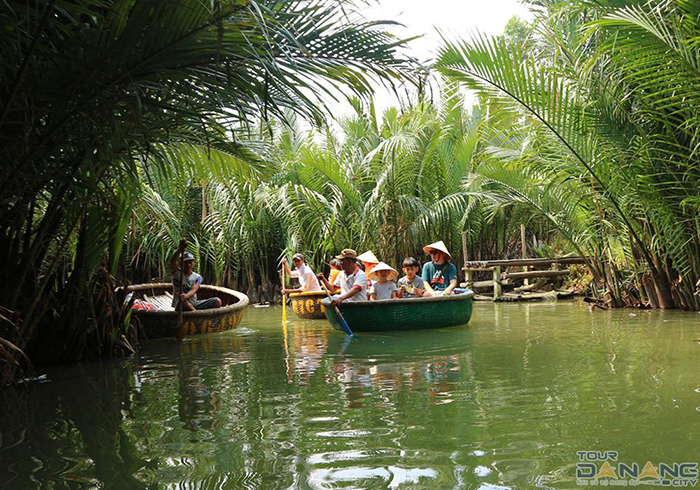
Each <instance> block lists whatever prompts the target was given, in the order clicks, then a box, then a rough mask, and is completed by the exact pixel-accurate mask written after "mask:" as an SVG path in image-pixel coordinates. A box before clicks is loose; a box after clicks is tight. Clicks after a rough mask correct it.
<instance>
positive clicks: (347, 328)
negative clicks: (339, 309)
mask: <svg viewBox="0 0 700 490" xmlns="http://www.w3.org/2000/svg"><path fill="white" fill-rule="evenodd" d="M340 324H341V325H342V326H343V330H345V333H346V334H348V335H349V336H350V337H352V330H350V327H349V326H348V324H347V322H346V321H345V318H343V317H342V316H341V317H340Z"/></svg>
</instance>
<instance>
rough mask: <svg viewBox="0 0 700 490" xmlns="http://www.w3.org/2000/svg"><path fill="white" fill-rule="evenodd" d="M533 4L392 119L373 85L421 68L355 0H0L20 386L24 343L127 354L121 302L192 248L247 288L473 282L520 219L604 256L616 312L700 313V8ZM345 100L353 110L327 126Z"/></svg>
mask: <svg viewBox="0 0 700 490" xmlns="http://www.w3.org/2000/svg"><path fill="white" fill-rule="evenodd" d="M537 8H538V10H537V17H536V19H535V21H534V22H533V23H532V24H526V23H524V22H522V21H518V20H512V21H511V22H509V23H508V26H507V28H506V32H505V33H504V35H503V36H499V37H498V38H495V39H486V38H484V37H481V36H476V37H475V38H473V39H472V40H471V41H468V42H466V41H451V40H445V41H444V46H443V47H442V49H441V52H440V54H439V57H438V60H437V62H436V66H435V68H436V69H437V71H438V72H439V73H440V74H441V75H442V76H443V77H444V79H443V80H442V82H441V83H442V85H443V90H442V92H443V93H442V95H441V99H440V102H439V103H436V104H432V103H430V102H428V101H427V100H426V98H425V96H424V95H423V94H421V93H419V94H418V95H417V97H416V101H415V102H414V104H413V106H412V107H403V108H401V109H395V108H394V109H389V110H387V111H386V112H385V113H384V114H383V115H381V116H380V117H378V116H377V114H376V113H375V110H374V108H373V106H372V103H371V101H370V97H368V95H369V94H370V92H371V87H372V85H373V84H374V83H375V82H376V80H377V79H381V80H382V81H383V82H385V83H387V84H389V85H392V84H393V83H395V82H397V81H400V80H405V79H414V78H416V77H415V71H414V70H413V67H414V66H415V65H414V64H413V63H411V62H410V61H408V60H407V59H405V57H401V56H399V55H398V53H397V49H398V48H399V47H401V46H402V45H403V44H404V43H405V41H401V40H397V39H395V38H394V37H392V36H391V35H389V34H388V33H387V32H386V31H385V30H383V29H384V26H383V24H382V23H373V22H367V21H365V20H363V19H362V18H361V16H359V15H358V14H357V13H356V11H355V7H354V6H353V3H352V2H351V1H344V0H343V1H337V2H324V1H313V0H283V1H274V0H261V1H257V2H254V1H248V0H231V1H216V2H211V3H209V2H204V3H203V2H199V1H190V0H177V1H167V2H162V1H155V0H136V1H134V0H129V1H127V0H125V1H119V0H89V1H88V0H84V1H65V0H51V1H48V2H38V3H37V2H22V1H10V2H5V3H4V4H3V7H2V9H1V10H0V20H1V21H2V25H3V29H2V30H0V39H1V40H2V44H1V45H0V46H2V48H0V49H1V50H2V51H0V55H1V57H0V59H1V60H2V64H3V68H4V69H3V71H2V83H0V138H2V145H0V164H1V165H2V171H3V175H4V176H5V179H4V180H3V184H4V185H3V186H2V188H0V203H1V204H0V206H1V208H0V254H1V256H2V258H3V259H4V260H3V263H4V265H3V267H2V268H0V284H2V286H0V287H1V288H2V298H3V299H2V300H1V301H0V308H1V309H0V315H1V316H0V362H2V363H4V366H5V367H8V366H9V367H11V369H9V370H7V369H6V370H5V371H6V372H8V373H9V372H10V371H12V369H14V366H15V360H16V359H17V358H18V356H20V354H18V351H17V350H16V347H19V348H20V349H24V348H26V347H27V346H28V345H30V344H31V345H32V346H33V355H34V357H46V356H45V354H46V353H48V352H50V353H51V355H52V356H54V357H55V358H58V359H78V358H81V357H83V356H84V355H85V354H86V351H85V349H86V348H89V349H91V351H92V352H99V351H103V350H105V349H110V348H111V346H112V345H113V344H114V342H115V341H117V340H118V339H119V337H120V336H121V335H122V334H126V335H129V334H130V333H131V331H130V330H129V329H128V328H127V326H126V325H125V324H126V323H127V322H125V321H124V312H123V305H122V301H121V298H119V297H118V296H115V294H114V293H113V291H114V287H115V286H116V284H117V282H122V281H134V282H140V281H144V280H149V279H151V278H153V277H156V276H160V277H163V276H165V275H166V261H167V258H168V256H169V255H170V253H171V252H172V250H173V248H174V245H175V244H176V242H177V241H178V240H179V238H180V237H183V236H185V237H187V238H189V239H190V251H192V252H193V253H195V254H196V255H197V258H198V260H199V267H200V270H201V271H202V272H203V273H204V274H205V276H206V277H207V278H208V279H209V280H210V281H211V282H219V283H223V284H226V285H229V286H233V287H237V288H239V289H243V290H249V289H250V288H251V287H252V286H254V285H258V284H263V285H266V286H269V285H270V284H271V282H272V281H273V280H274V279H275V278H276V271H277V269H278V266H279V259H280V258H281V256H282V255H283V254H285V253H290V252H292V251H302V252H304V253H306V254H307V255H308V257H309V258H310V261H311V263H312V264H313V265H314V267H315V268H316V269H321V268H322V267H323V266H324V265H325V263H326V262H327V261H328V260H329V259H330V257H331V256H332V255H333V254H334V253H336V252H337V251H338V250H339V249H342V248H345V247H348V246H350V247H353V248H356V249H358V251H363V250H365V249H373V250H374V251H375V252H376V253H377V254H378V255H379V256H380V258H382V259H383V260H385V261H388V262H390V263H392V264H395V265H398V263H399V262H400V260H401V259H402V258H403V257H404V256H406V255H417V254H420V253H421V246H422V245H424V244H426V243H428V242H432V241H434V240H437V239H442V240H445V241H446V242H447V243H448V246H449V247H450V249H451V250H452V251H453V254H454V258H455V262H460V261H461V260H462V259H463V251H462V236H465V238H466V245H467V247H466V248H467V250H466V252H467V254H468V256H469V258H472V259H475V258H493V257H503V256H509V255H511V256H512V255H513V254H514V253H515V252H516V250H518V248H517V244H518V240H519V233H518V228H519V225H520V223H525V224H526V225H527V227H528V236H532V235H536V236H537V237H538V239H540V241H542V242H544V246H545V247H546V249H547V253H549V254H552V253H560V252H572V253H577V254H582V255H586V256H588V257H590V260H589V263H588V267H589V269H590V271H591V272H592V274H593V276H594V278H595V281H594V283H593V286H594V290H595V291H594V292H595V293H596V294H599V295H600V296H603V297H604V298H605V299H606V301H607V302H608V303H609V304H610V305H613V306H623V305H635V306H639V305H650V306H653V307H657V306H658V307H662V308H672V307H682V308H687V309H695V310H697V309H700V299H699V297H698V295H697V293H696V291H695V287H696V286H695V284H696V282H697V281H698V279H700V219H699V218H698V216H699V215H700V195H699V192H698V189H699V188H700V171H699V169H698V166H699V163H698V162H700V158H698V151H699V150H700V66H699V60H700V43H698V39H699V38H700V7H698V5H697V3H696V2H691V1H688V0H669V1H663V2H656V1H654V2H649V3H644V4H642V3H640V2H638V1H632V0H630V1H616V2H598V3H590V2H586V3H581V2H574V1H562V2H556V3H550V2H538V7H537ZM420 86H422V84H421V85H420ZM465 86H466V87H469V88H471V89H473V90H476V91H477V94H478V97H479V102H478V103H477V104H475V105H474V107H469V106H468V105H467V104H466V103H465V102H464V99H463V88H464V87H465ZM342 87H346V88H347V89H349V91H351V92H352V93H354V94H355V95H356V96H358V97H359V99H358V100H356V101H355V109H356V114H355V115H353V116H350V117H347V118H345V119H342V120H340V121H339V122H338V124H339V126H334V125H330V126H329V125H326V124H325V123H324V113H325V110H326V107H325V105H324V100H328V98H329V97H332V96H333V95H334V94H337V93H338V91H337V90H336V89H337V88H342ZM321 96H323V97H324V98H321ZM298 118H303V119H304V120H306V121H308V122H311V123H312V124H313V125H314V128H315V129H314V130H313V131H305V130H302V129H300V127H303V125H301V124H298V123H297V119H298ZM531 252H534V253H538V250H531ZM115 278H117V281H115ZM30 341H33V342H30Z"/></svg>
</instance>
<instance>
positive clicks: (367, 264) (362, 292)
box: [170, 240, 461, 311]
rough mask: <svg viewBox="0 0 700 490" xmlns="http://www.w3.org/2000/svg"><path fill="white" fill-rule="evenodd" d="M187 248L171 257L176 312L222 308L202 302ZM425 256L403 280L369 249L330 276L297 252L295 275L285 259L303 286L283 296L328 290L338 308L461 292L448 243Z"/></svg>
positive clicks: (351, 254)
mask: <svg viewBox="0 0 700 490" xmlns="http://www.w3.org/2000/svg"><path fill="white" fill-rule="evenodd" d="M186 246H187V242H186V241H185V240H182V241H180V246H179V247H178V249H177V250H176V251H175V253H174V254H173V256H172V257H171V258H170V271H171V273H172V278H173V288H174V291H180V290H181V291H182V293H181V294H174V295H173V304H172V306H173V307H175V308H177V307H178V304H179V303H180V302H182V304H183V307H184V308H183V309H184V310H185V311H194V310H204V309H211V308H219V307H220V306H221V300H220V299H219V298H216V297H214V298H208V299H205V300H198V299H197V290H198V289H199V287H200V286H201V284H202V276H200V275H199V274H197V273H196V272H194V271H193V267H194V256H193V255H192V254H191V253H189V252H185V247H186ZM423 251H424V252H425V253H426V254H427V255H428V256H429V257H430V261H428V262H426V263H425V264H424V265H423V268H422V271H421V267H420V263H419V262H418V260H416V259H415V258H414V257H406V258H405V259H404V261H403V263H402V264H401V270H402V271H403V274H404V275H403V277H401V278H400V279H399V277H398V276H399V273H398V271H397V270H396V269H394V268H393V267H391V266H390V265H389V264H387V263H385V262H382V261H380V260H379V259H378V258H377V257H376V256H375V255H374V253H373V252H372V251H369V250H368V251H367V252H365V253H363V254H361V255H358V254H357V252H355V250H353V249H350V248H346V249H344V250H343V251H341V252H340V254H339V255H337V256H336V257H335V258H334V259H333V260H332V261H331V263H330V265H331V272H330V275H329V276H328V277H326V276H324V275H323V274H314V271H313V270H312V269H311V267H310V266H309V265H308V264H307V263H306V259H305V258H304V256H303V255H302V254H300V253H296V254H294V256H293V257H292V263H293V265H294V270H292V269H290V267H289V265H288V264H287V259H282V267H283V268H284V270H285V272H286V274H287V275H288V276H289V277H292V278H295V279H297V280H298V281H299V287H298V288H294V289H283V290H282V293H283V294H291V293H306V292H317V291H318V292H321V291H322V289H321V285H323V286H325V288H326V289H327V290H328V291H329V292H330V293H331V294H332V295H333V296H332V304H334V305H339V304H340V303H342V302H344V301H348V302H356V301H376V300H386V299H399V298H420V297H435V296H445V295H449V294H454V293H458V292H461V291H460V290H459V289H457V267H455V265H454V264H453V263H452V262H451V259H452V255H451V254H450V252H449V251H448V250H447V247H446V246H445V244H444V242H442V241H438V242H435V243H431V244H430V245H426V246H425V247H423ZM360 264H362V266H360ZM419 272H420V274H419ZM181 282H182V284H181ZM181 287H182V289H180V288H181Z"/></svg>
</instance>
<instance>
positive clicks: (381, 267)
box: [367, 262, 399, 281]
mask: <svg viewBox="0 0 700 490" xmlns="http://www.w3.org/2000/svg"><path fill="white" fill-rule="evenodd" d="M379 271H389V280H390V281H395V280H396V279H397V278H398V277H399V273H398V272H397V271H396V269H394V268H393V267H392V266H390V265H389V264H385V263H384V262H379V263H378V264H377V265H376V266H374V269H372V272H370V273H369V275H368V276H367V278H368V279H369V280H370V281H378V280H379V276H378V275H377V272H379Z"/></svg>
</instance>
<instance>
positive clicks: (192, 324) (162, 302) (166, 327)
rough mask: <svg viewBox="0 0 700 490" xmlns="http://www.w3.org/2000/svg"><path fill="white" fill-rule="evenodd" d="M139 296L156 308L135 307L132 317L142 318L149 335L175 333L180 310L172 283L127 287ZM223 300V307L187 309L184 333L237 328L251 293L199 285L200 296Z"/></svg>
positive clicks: (156, 335)
mask: <svg viewBox="0 0 700 490" xmlns="http://www.w3.org/2000/svg"><path fill="white" fill-rule="evenodd" d="M126 292H127V294H128V293H133V294H134V296H135V297H136V299H139V300H142V301H144V302H146V303H150V304H151V305H153V306H154V307H155V308H157V309H156V310H144V309H136V308H133V309H132V310H131V312H132V313H131V314H132V316H134V317H136V318H138V319H139V321H140V322H141V325H142V326H143V332H144V334H145V336H146V338H149V339H157V338H161V337H172V336H173V335H175V329H176V328H177V325H178V321H179V313H178V312H177V311H176V310H175V309H174V308H173V307H172V294H173V285H172V284H171V283H167V282H164V283H155V284H135V285H133V286H129V287H127V290H126ZM215 296H216V297H217V298H220V299H221V303H222V306H221V308H212V309H209V310H197V311H185V312H183V314H182V321H183V328H182V330H183V332H184V334H185V335H197V334H202V333H212V332H221V331H223V330H231V329H233V328H236V327H237V326H238V325H239V324H240V323H241V319H242V318H243V309H244V308H245V307H246V306H247V305H248V296H246V295H245V294H243V293H241V292H238V291H234V290H233V289H227V288H222V287H218V286H206V285H202V286H200V288H199V290H198V291H197V298H198V299H207V298H212V297H215Z"/></svg>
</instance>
